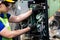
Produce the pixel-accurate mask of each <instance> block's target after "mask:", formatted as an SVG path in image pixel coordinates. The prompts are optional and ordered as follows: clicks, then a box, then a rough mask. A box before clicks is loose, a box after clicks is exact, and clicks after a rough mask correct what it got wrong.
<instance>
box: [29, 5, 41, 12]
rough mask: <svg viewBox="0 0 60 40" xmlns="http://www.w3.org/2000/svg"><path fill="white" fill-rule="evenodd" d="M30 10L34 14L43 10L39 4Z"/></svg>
mask: <svg viewBox="0 0 60 40" xmlns="http://www.w3.org/2000/svg"><path fill="white" fill-rule="evenodd" d="M30 9H32V12H38V11H39V10H41V6H40V5H38V4H37V5H35V6H33V7H30Z"/></svg>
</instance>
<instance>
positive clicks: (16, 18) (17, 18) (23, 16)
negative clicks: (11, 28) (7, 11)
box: [9, 10, 32, 22]
mask: <svg viewBox="0 0 60 40" xmlns="http://www.w3.org/2000/svg"><path fill="white" fill-rule="evenodd" d="M31 14H32V10H29V11H28V12H26V13H23V14H20V15H18V16H11V17H10V18H9V22H20V21H22V20H24V19H26V18H27V17H29V16H30V15H31Z"/></svg>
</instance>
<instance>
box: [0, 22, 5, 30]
mask: <svg viewBox="0 0 60 40" xmlns="http://www.w3.org/2000/svg"><path fill="white" fill-rule="evenodd" d="M4 27H5V25H4V24H3V23H2V22H1V21H0V31H1V30H2V29H3V28H4Z"/></svg>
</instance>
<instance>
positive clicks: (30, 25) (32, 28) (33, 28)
mask: <svg viewBox="0 0 60 40" xmlns="http://www.w3.org/2000/svg"><path fill="white" fill-rule="evenodd" d="M28 27H30V29H31V31H33V30H35V29H36V24H33V25H32V24H29V25H28Z"/></svg>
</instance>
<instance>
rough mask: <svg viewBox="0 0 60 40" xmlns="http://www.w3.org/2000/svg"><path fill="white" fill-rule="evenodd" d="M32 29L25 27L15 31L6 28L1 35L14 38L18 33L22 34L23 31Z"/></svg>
mask: <svg viewBox="0 0 60 40" xmlns="http://www.w3.org/2000/svg"><path fill="white" fill-rule="evenodd" d="M29 30H30V28H29V27H27V28H25V29H21V30H15V31H9V30H8V29H6V28H4V29H3V30H2V31H1V32H0V35H1V36H3V37H6V38H13V37H16V36H18V35H21V34H23V33H26V32H28V31H29Z"/></svg>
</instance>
